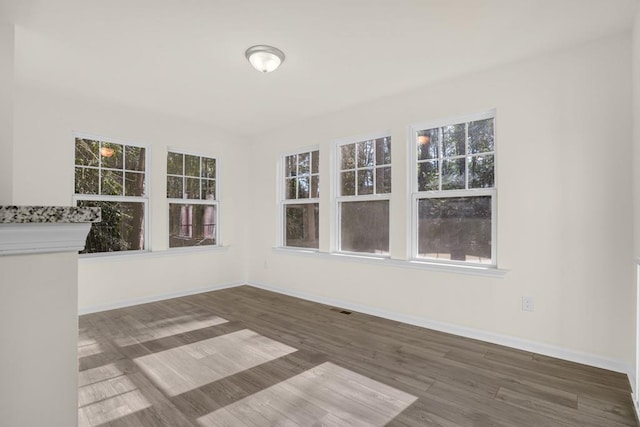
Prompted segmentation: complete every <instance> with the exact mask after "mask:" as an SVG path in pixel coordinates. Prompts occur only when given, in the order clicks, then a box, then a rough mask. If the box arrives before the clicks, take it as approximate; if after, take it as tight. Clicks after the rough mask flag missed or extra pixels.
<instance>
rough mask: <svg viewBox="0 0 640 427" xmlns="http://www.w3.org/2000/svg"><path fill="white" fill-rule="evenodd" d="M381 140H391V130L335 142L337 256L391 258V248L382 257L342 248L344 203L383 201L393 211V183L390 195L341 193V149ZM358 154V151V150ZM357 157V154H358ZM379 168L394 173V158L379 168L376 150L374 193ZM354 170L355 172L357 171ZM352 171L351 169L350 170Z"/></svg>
mask: <svg viewBox="0 0 640 427" xmlns="http://www.w3.org/2000/svg"><path fill="white" fill-rule="evenodd" d="M379 138H389V139H391V131H390V130H385V131H382V132H374V133H371V134H366V135H362V136H358V137H348V138H342V139H338V140H336V141H334V144H333V155H332V168H331V169H332V170H331V174H332V181H333V185H332V190H333V195H334V197H333V213H334V225H335V226H334V227H333V233H334V235H333V237H334V240H333V241H334V247H333V248H332V249H333V250H332V252H333V253H337V254H345V255H353V256H358V257H363V256H364V257H371V258H380V259H385V258H391V248H389V254H388V255H382V254H376V253H372V252H354V251H343V250H341V248H342V241H341V240H342V233H341V231H342V227H341V224H342V221H341V219H342V217H341V214H342V209H341V206H340V205H341V204H342V203H349V202H371V201H381V200H387V201H388V202H389V209H391V206H390V205H391V192H393V181H392V182H391V186H392V189H391V192H389V193H384V194H366V195H362V196H360V195H355V196H341V195H340V193H341V192H342V191H341V183H342V182H341V181H342V175H341V173H342V172H343V170H342V169H341V161H342V151H341V147H342V146H343V145H349V144H354V143H356V144H357V143H358V142H364V141H370V140H376V139H379ZM356 153H357V150H356ZM356 156H357V154H356ZM379 167H391V171H392V173H393V156H392V157H391V163H390V164H389V165H384V166H377V165H376V164H375V149H374V167H373V170H374V174H373V189H374V192H375V191H376V173H375V170H376V169H377V168H379ZM356 169H358V167H357V157H356ZM356 169H354V170H356ZM349 170H351V169H349ZM355 185H356V188H357V185H358V182H357V177H356V182H355ZM389 234H391V212H389ZM389 243H391V235H389Z"/></svg>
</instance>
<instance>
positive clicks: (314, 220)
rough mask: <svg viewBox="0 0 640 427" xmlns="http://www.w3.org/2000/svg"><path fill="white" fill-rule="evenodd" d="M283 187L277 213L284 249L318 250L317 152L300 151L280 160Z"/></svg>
mask: <svg viewBox="0 0 640 427" xmlns="http://www.w3.org/2000/svg"><path fill="white" fill-rule="evenodd" d="M282 162H283V165H284V167H283V172H284V176H283V177H282V178H281V179H282V183H283V185H284V191H283V198H282V201H281V206H280V212H281V215H282V225H283V227H282V228H283V232H282V237H281V238H282V243H283V246H287V247H295V248H311V249H318V247H319V220H320V218H319V212H320V204H319V197H320V179H319V178H320V170H319V166H320V152H319V151H318V150H314V151H303V152H299V153H295V154H289V155H286V156H284V157H283V158H282Z"/></svg>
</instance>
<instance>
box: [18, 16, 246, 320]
mask: <svg viewBox="0 0 640 427" xmlns="http://www.w3.org/2000/svg"><path fill="white" fill-rule="evenodd" d="M25 31H26V30H25V29H22V28H17V31H16V64H15V67H16V89H15V91H16V92H15V110H14V112H15V121H14V131H15V143H14V162H13V167H14V171H13V178H14V195H13V198H14V202H15V203H16V204H20V205H30V204H37V205H70V204H71V203H72V195H73V179H74V177H73V158H74V154H73V150H74V139H73V135H72V133H73V132H74V131H78V132H86V133H90V134H95V135H98V136H103V137H105V138H110V137H112V138H121V139H123V140H128V141H133V142H137V143H142V144H146V145H147V146H149V147H150V156H151V170H150V174H151V175H150V188H149V192H150V218H151V225H150V233H149V237H150V244H151V248H152V250H153V251H154V253H157V254H158V256H152V255H145V256H143V257H137V256H135V255H133V256H132V255H128V256H127V255H125V256H124V257H122V256H118V257H116V258H110V257H104V258H101V259H99V260H96V259H91V260H87V261H86V262H85V261H83V260H81V261H80V265H79V290H78V292H79V293H78V298H79V301H78V303H79V307H80V309H81V310H83V311H84V310H86V309H90V308H92V307H98V306H106V305H110V304H118V303H121V302H123V301H129V300H132V299H137V298H147V297H154V296H159V295H165V294H172V293H180V292H185V291H189V290H192V289H197V288H202V287H207V286H215V285H222V284H227V283H230V282H237V281H238V280H242V279H243V278H244V275H245V274H244V268H243V259H244V257H243V245H244V234H245V232H244V225H245V224H244V220H243V218H244V213H245V210H246V209H245V206H246V199H247V197H246V182H247V179H248V178H247V174H246V173H245V171H246V170H247V168H246V166H244V165H245V164H246V162H245V161H244V160H243V156H244V147H243V145H242V144H241V141H240V140H238V139H237V138H235V137H234V136H233V135H229V134H226V133H223V132H221V131H219V130H217V129H213V128H211V127H209V126H207V125H204V124H202V123H197V122H192V121H189V120H187V119H182V118H177V117H166V116H163V115H161V114H158V113H155V112H153V111H148V110H141V109H136V108H132V107H125V106H123V105H120V104H119V103H118V100H115V99H112V100H110V99H98V98H95V97H89V96H87V97H81V96H77V97H74V96H71V95H70V94H69V93H68V92H66V91H58V90H56V86H55V82H48V84H47V86H48V87H47V88H46V89H44V88H43V87H41V86H39V85H38V84H35V83H34V81H38V80H39V79H40V78H41V77H42V73H46V70H39V69H33V67H30V66H29V64H30V63H31V62H33V61H31V57H32V56H34V55H52V53H51V52H48V51H43V48H42V46H40V45H38V40H40V39H39V38H35V37H23V36H24V35H25ZM36 62H37V61H36ZM78 66H86V67H87V70H88V72H90V69H91V67H92V66H99V64H83V63H82V58H78ZM34 76H35V77H34ZM114 78H117V77H116V76H114ZM159 90H161V89H159ZM220 102H222V101H220ZM167 147H172V148H180V149H184V150H189V151H193V152H197V153H202V154H205V155H210V156H213V157H216V158H217V159H218V160H219V170H220V172H219V173H220V209H221V211H220V212H221V217H220V232H221V233H222V239H221V243H222V244H223V245H224V246H226V247H227V248H226V249H225V250H220V251H216V252H203V253H199V254H184V253H180V254H170V253H168V252H167V251H166V249H167V247H168V236H167V230H168V206H167V202H166V188H165V185H166V153H167Z"/></svg>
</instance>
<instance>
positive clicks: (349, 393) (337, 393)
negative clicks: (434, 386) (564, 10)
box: [198, 362, 417, 427]
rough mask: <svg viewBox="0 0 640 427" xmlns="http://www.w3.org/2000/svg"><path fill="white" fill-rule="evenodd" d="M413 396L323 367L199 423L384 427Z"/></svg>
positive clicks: (348, 372)
mask: <svg viewBox="0 0 640 427" xmlns="http://www.w3.org/2000/svg"><path fill="white" fill-rule="evenodd" d="M416 399H417V397H416V396H413V395H410V394H408V393H405V392H403V391H400V390H397V389H395V388H393V387H390V386H387V385H385V384H382V383H380V382H378V381H375V380H372V379H370V378H367V377H365V376H363V375H360V374H357V373H355V372H353V371H350V370H348V369H345V368H342V367H340V366H337V365H334V364H333V363H331V362H326V363H323V364H321V365H319V366H316V367H315V368H312V369H310V370H308V371H305V372H303V373H301V374H299V375H296V376H295V377H292V378H290V379H288V380H286V381H282V382H280V383H278V384H275V385H273V386H271V387H269V388H266V389H264V390H262V391H260V392H258V393H255V394H253V395H251V396H248V397H246V398H244V399H242V400H239V401H237V402H234V403H233V404H231V405H228V406H225V407H224V408H220V409H218V410H216V411H214V412H211V413H209V414H207V415H205V416H203V417H200V418H198V423H199V424H200V425H201V426H206V427H208V426H239V425H277V426H307V425H326V426H345V425H349V426H363V427H364V426H367V427H372V426H384V425H386V424H387V423H388V422H389V421H391V420H392V419H393V418H394V417H396V416H397V415H398V414H400V412H402V411H403V410H405V409H406V408H407V407H408V406H409V405H411V404H412V403H413V402H415V401H416Z"/></svg>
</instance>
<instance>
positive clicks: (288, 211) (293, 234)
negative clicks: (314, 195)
mask: <svg viewBox="0 0 640 427" xmlns="http://www.w3.org/2000/svg"><path fill="white" fill-rule="evenodd" d="M284 209H285V215H284V217H285V246H295V247H300V248H316V249H317V248H318V247H319V245H318V236H319V232H318V230H319V222H320V221H319V219H320V218H319V214H318V212H319V205H318V203H307V204H301V205H285V207H284Z"/></svg>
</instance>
